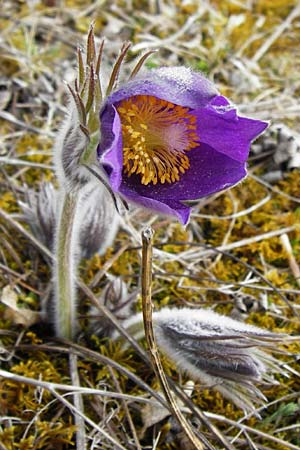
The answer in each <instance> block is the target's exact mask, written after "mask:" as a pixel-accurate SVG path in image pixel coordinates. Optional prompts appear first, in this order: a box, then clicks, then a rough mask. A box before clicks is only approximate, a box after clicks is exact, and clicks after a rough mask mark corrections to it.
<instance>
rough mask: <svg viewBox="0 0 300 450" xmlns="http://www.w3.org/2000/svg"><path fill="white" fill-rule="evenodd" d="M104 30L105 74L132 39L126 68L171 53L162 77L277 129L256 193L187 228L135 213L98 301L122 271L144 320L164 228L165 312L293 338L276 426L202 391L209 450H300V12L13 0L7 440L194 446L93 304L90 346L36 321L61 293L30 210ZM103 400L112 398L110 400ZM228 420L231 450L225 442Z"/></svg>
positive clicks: (158, 289)
mask: <svg viewBox="0 0 300 450" xmlns="http://www.w3.org/2000/svg"><path fill="white" fill-rule="evenodd" d="M92 22H93V23H94V31H95V37H96V43H97V44H99V42H100V39H101V38H102V37H105V48H104V59H103V61H104V62H103V66H104V67H103V68H104V72H106V71H108V70H109V68H111V66H112V63H113V61H114V60H115V57H116V56H117V54H118V51H119V49H120V47H121V45H122V42H124V41H128V40H129V41H131V42H132V46H131V50H130V51H129V53H128V58H127V62H126V67H125V69H124V72H125V74H126V72H127V71H128V72H129V70H130V68H132V67H133V66H134V62H135V60H136V57H137V56H138V55H139V54H140V53H142V52H144V51H146V50H149V49H158V51H157V52H156V53H154V54H153V55H151V57H150V58H149V59H148V60H147V62H146V66H147V67H148V68H152V67H159V66H162V65H163V66H174V65H186V66H189V67H191V68H193V69H195V70H200V71H202V72H203V73H204V74H205V75H206V76H207V77H208V78H209V79H211V80H213V81H214V82H215V83H216V85H217V86H218V89H219V90H220V92H221V93H222V94H223V95H226V96H227V97H228V98H230V99H231V101H232V102H233V103H235V104H236V105H237V106H238V108H239V111H240V113H242V114H245V115H251V116H252V117H255V118H258V119H261V120H267V121H270V127H269V130H268V131H267V132H266V133H265V134H264V136H262V137H261V138H259V140H258V141H256V142H255V143H254V144H253V147H252V151H251V154H250V158H249V175H248V177H247V179H246V180H245V181H243V182H242V183H241V184H239V185H238V186H236V187H235V188H233V189H231V190H230V191H227V192H225V193H220V194H216V195H214V196H211V197H209V198H206V199H202V200H201V201H200V202H199V203H197V205H195V207H194V209H193V214H192V218H191V221H190V223H189V225H188V226H187V227H186V228H183V227H182V226H181V225H180V224H178V223H176V222H175V221H174V220H173V219H168V218H165V217H160V216H153V214H151V213H149V212H145V211H141V210H139V209H131V210H130V212H129V213H128V214H127V216H126V218H125V219H124V223H123V226H122V228H121V230H120V232H119V233H118V235H117V238H116V240H115V242H114V244H113V245H112V247H111V248H109V249H108V251H107V252H106V253H105V254H104V255H102V256H99V255H98V254H95V255H94V256H93V257H91V258H90V259H83V260H82V261H81V264H80V277H81V279H82V282H83V283H84V284H85V285H88V286H90V287H92V291H93V293H94V294H95V296H96V298H103V295H102V294H103V292H104V290H105V289H107V284H108V282H109V279H108V276H107V274H110V275H114V276H116V277H121V279H122V280H123V281H124V282H126V284H127V288H128V291H129V294H130V296H131V297H132V306H131V308H132V311H136V312H137V311H140V310H141V298H140V295H139V285H140V284H139V283H140V232H141V230H142V228H143V227H144V226H145V225H149V224H151V225H152V227H153V229H154V231H155V237H154V262H153V271H154V280H153V303H154V308H155V310H159V309H160V308H162V307H163V306H167V305H168V306H187V305H188V306H190V307H191V308H197V307H212V308H213V309H215V310H216V311H218V312H221V313H224V314H227V315H231V316H234V317H236V318H238V319H240V320H245V321H247V322H248V323H252V324H256V325H259V326H261V327H263V328H266V329H269V330H272V331H276V332H284V333H288V334H289V335H291V336H294V337H295V339H292V340H290V341H289V342H286V343H283V344H282V345H280V346H279V347H278V355H276V356H277V357H278V359H279V360H280V361H281V364H282V368H283V369H282V374H281V373H279V374H278V375H277V380H278V382H279V384H278V385H277V386H276V387H275V388H274V387H273V388H269V387H268V386H263V387H262V391H263V392H264V394H265V396H266V397H267V403H266V404H265V406H264V407H262V408H260V411H259V413H260V416H261V417H260V418H258V417H255V416H254V415H253V414H252V415H250V416H248V417H244V415H243V412H242V411H241V410H240V409H239V408H237V407H236V406H234V405H232V404H231V403H230V402H229V401H228V400H225V399H224V398H222V396H221V395H220V394H218V393H215V392H214V391H213V390H211V389H204V387H203V386H202V387H201V385H199V384H197V382H196V384H194V385H192V391H191V397H190V398H191V400H192V403H193V404H194V405H195V406H197V407H198V408H200V409H201V410H202V411H204V412H206V413H207V416H206V417H207V422H208V424H207V423H206V424H204V423H202V424H200V422H201V420H200V419H199V416H198V417H197V415H196V413H195V412H194V413H191V412H190V411H189V412H187V409H186V408H185V409H183V411H184V414H185V415H186V417H187V419H188V420H189V421H190V422H191V423H193V424H194V429H196V430H198V431H200V432H201V433H203V435H204V436H205V438H206V439H207V441H209V442H210V444H207V445H210V446H208V447H207V448H211V449H223V448H236V449H250V448H251V449H252V448H253V449H276V450H279V449H280V450H285V449H297V448H299V446H300V438H299V427H300V424H299V422H300V421H299V418H300V403H299V388H300V386H299V379H300V378H299V372H298V366H299V352H300V344H299V340H297V336H298V335H299V332H300V325H299V323H300V322H299V312H300V311H299V310H300V300H299V299H300V296H299V294H300V270H299V266H298V263H299V255H300V227H299V217H300V209H299V204H300V197H299V192H300V189H299V186H300V172H299V167H300V161H299V160H300V157H299V148H300V137H299V136H300V126H299V120H297V119H298V117H299V114H300V106H299V91H300V75H299V73H300V57H299V44H300V7H299V5H298V2H297V1H296V0H293V1H291V0H290V1H287V0H272V1H271V0H257V1H253V2H251V1H247V2H246V1H245V2H242V1H238V0H231V1H230V0H224V1H217V0H216V1H199V0H198V1H196V0H194V1H193V0H191V1H176V0H175V1H171V0H169V1H168V0H161V1H160V0H157V1H154V0H151V1H148V2H146V1H134V0H131V1H130V0H128V1H125V0H124V1H122V0H112V1H102V0H98V1H80V0H43V1H39V0H36V1H33V0H32V1H30V0H27V1H9V0H4V1H3V2H2V9H1V14H0V29H1V32H0V50H1V51H0V62H1V64H0V124H1V136H0V139H1V155H0V162H1V175H0V176H1V178H0V188H1V192H0V230H1V235H0V239H1V249H0V286H1V289H2V304H1V305H0V308H1V309H0V314H1V319H0V334H1V360H2V366H1V370H2V372H3V373H2V372H1V373H0V375H1V376H2V378H1V379H0V411H1V417H2V418H1V420H0V446H1V448H3V449H7V450H11V449H22V450H25V449H26V450H27V449H28V450H29V449H54V448H55V449H56V450H59V449H69V448H78V449H79V448H83V447H80V444H79V443H80V442H81V444H82V445H84V444H83V443H85V445H86V447H87V448H91V449H106V448H107V449H113V448H126V449H142V448H143V449H160V450H164V449H172V448H173V449H180V448H182V449H183V448H188V444H187V441H186V437H185V436H184V434H183V433H182V430H181V428H180V426H179V425H178V424H177V423H176V421H175V420H174V418H172V417H171V416H170V415H169V414H162V417H157V416H158V412H157V408H155V409H154V411H153V410H151V408H150V406H149V405H150V404H148V406H147V408H148V409H147V408H146V405H147V403H145V399H150V398H152V399H153V396H154V395H155V392H153V391H159V390H160V388H159V383H158V381H157V379H156V377H155V376H154V374H153V369H152V368H151V365H150V364H146V363H145V360H144V359H143V355H144V354H145V353H144V350H143V349H145V345H146V344H145V342H144V340H142V341H140V342H139V345H140V350H138V349H133V348H132V347H130V346H127V347H126V348H124V347H122V346H121V344H120V343H116V342H114V341H112V340H111V339H110V338H104V337H101V336H99V335H96V334H93V333H92V332H91V329H90V327H89V317H88V316H89V313H90V309H89V305H90V301H91V299H90V298H89V297H88V296H87V295H86V293H84V292H81V293H80V304H79V314H80V325H81V331H80V333H79V336H78V338H77V341H76V343H69V342H65V341H62V340H57V339H55V338H54V336H53V331H52V329H51V326H50V325H49V324H47V323H46V324H45V323H41V322H39V320H38V319H37V318H38V317H39V316H38V314H37V313H38V312H39V311H40V310H41V308H42V302H45V301H46V299H47V298H50V299H51V264H50V260H49V257H48V256H47V250H45V247H44V246H43V243H42V242H41V241H40V239H39V236H37V235H34V233H32V229H31V228H30V227H29V226H28V224H26V223H25V221H24V217H23V212H22V208H21V206H20V202H23V203H24V202H25V201H26V198H27V197H28V190H29V189H34V190H38V189H39V186H40V183H41V182H48V181H49V182H50V181H51V182H53V183H54V184H56V181H55V177H54V172H53V166H52V147H53V142H54V138H55V135H56V133H57V130H58V129H59V127H60V124H61V123H62V120H63V118H64V115H65V113H66V108H67V102H68V95H67V89H66V86H65V83H64V81H66V82H69V83H71V82H72V80H73V79H74V76H75V75H74V74H75V68H76V49H77V46H78V45H79V46H83V45H84V42H85V39H86V36H87V33H88V30H89V27H90V24H91V23H92ZM297 261H298V263H297ZM101 295H102V297H101ZM121 300H122V298H121V299H115V301H117V302H118V301H121ZM50 309H51V308H50ZM117 317H118V315H117ZM118 318H119V319H120V317H118ZM98 320H99V322H100V321H101V320H102V322H101V323H104V320H105V324H106V326H107V330H111V328H112V325H111V323H110V322H109V321H108V319H107V318H106V319H104V318H103V317H102V318H101V316H100V314H99V317H98ZM107 333H108V331H107ZM70 349H72V354H73V355H75V356H74V357H73V356H70ZM74 358H75V360H74ZM76 359H77V367H78V369H77V368H76ZM162 359H163V367H164V370H165V373H166V374H167V375H168V376H169V377H170V379H171V380H173V381H174V382H176V383H177V385H178V386H181V387H183V388H184V387H186V386H187V384H190V383H191V380H190V379H189V377H188V376H187V375H186V374H179V373H178V370H177V369H176V368H175V366H174V365H173V364H172V363H170V362H169V361H168V360H167V359H166V358H164V357H162ZM74 361H75V362H74ZM283 366H285V368H286V367H288V370H287V373H288V376H284V375H283V371H284V367H283ZM9 375H11V376H9ZM22 377H26V379H24V378H22ZM51 383H52V384H51ZM76 384H77V385H78V386H80V387H81V388H82V389H81V394H82V395H81V396H78V397H77V399H76V398H75V400H74V399H73V397H74V396H73V395H72V394H73V392H74V391H73V389H74V388H73V387H71V386H72V385H73V386H74V385H76ZM62 385H64V387H63V386H62ZM68 386H70V387H68ZM88 389H98V390H101V391H102V392H98V395H95V393H94V394H93V393H92V391H89V390H88ZM103 391H108V392H110V393H111V396H109V395H110V394H107V393H106V395H104V392H103ZM124 394H126V395H127V396H128V397H124ZM73 401H74V405H75V407H74V406H73ZM74 408H75V409H74ZM78 409H79V410H80V411H79V413H80V412H81V415H82V418H83V419H82V420H78V414H77V420H76V421H75V419H74V418H75V416H76V412H78ZM147 414H148V416H147ZM146 416H147V417H148V419H147V420H148V421H147V420H146V419H145V417H146ZM149 417H150V418H149ZM160 418H161V420H159V419H160ZM212 424H213V425H215V426H216V427H218V428H219V433H221V434H222V435H223V436H225V437H226V438H227V444H224V443H221V442H222V440H220V438H218V436H217V433H216V432H215V431H214V430H213V429H212V427H211V425H212ZM241 424H243V425H245V427H241ZM80 439H81V441H80ZM76 442H77V444H76ZM228 442H232V444H231V446H229V444H228ZM226 445H228V447H226Z"/></svg>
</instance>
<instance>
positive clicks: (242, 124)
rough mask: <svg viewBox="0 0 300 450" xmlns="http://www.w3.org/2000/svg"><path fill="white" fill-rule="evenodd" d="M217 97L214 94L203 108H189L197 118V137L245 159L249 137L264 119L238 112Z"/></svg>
mask: <svg viewBox="0 0 300 450" xmlns="http://www.w3.org/2000/svg"><path fill="white" fill-rule="evenodd" d="M221 99H224V97H221V96H220V97H216V98H215V99H214V100H213V102H212V103H211V104H210V105H208V106H207V107H206V108H201V109H198V110H196V111H193V114H195V115H196V116H197V118H198V121H197V128H198V133H199V136H200V141H201V142H204V143H205V144H208V145H210V146H211V147H212V148H214V149H215V150H217V151H218V152H220V153H224V154H225V155H227V156H229V157H230V158H232V159H235V160H236V161H240V162H245V161H246V159H247V158H248V154H249V150H250V144H251V141H253V139H255V138H257V136H258V135H259V134H260V133H262V132H263V131H264V130H265V129H266V128H267V126H268V123H267V122H262V121H261V120H254V119H249V118H247V117H240V116H238V115H237V111H236V109H235V108H234V107H232V106H231V105H229V104H227V105H226V104H223V105H222V104H220V103H221Z"/></svg>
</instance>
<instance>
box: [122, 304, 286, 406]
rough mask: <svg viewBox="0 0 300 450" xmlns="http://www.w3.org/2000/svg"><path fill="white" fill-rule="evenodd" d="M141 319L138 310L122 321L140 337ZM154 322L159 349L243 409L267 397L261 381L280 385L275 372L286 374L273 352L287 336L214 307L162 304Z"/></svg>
mask: <svg viewBox="0 0 300 450" xmlns="http://www.w3.org/2000/svg"><path fill="white" fill-rule="evenodd" d="M142 322H143V318H142V315H141V314H136V315H134V316H132V317H131V318H129V319H127V320H126V321H125V322H124V323H123V326H124V328H126V329H127V331H128V332H129V333H131V334H132V335H134V337H135V338H137V339H139V338H141V337H143V335H144V330H143V326H142ZM153 325H154V331H155V336H156V341H157V345H158V347H159V349H160V350H162V351H163V353H165V355H166V356H167V357H169V358H170V359H171V360H172V361H173V362H174V363H175V364H176V366H177V367H178V368H179V369H181V370H183V371H185V372H187V373H188V374H189V375H190V376H191V377H192V378H193V379H194V380H196V381H200V382H201V384H202V386H203V387H207V388H212V389H214V390H217V391H219V392H220V393H221V394H222V395H223V396H224V397H226V398H228V399H229V400H231V401H232V402H233V403H235V404H236V405H237V406H238V407H240V408H242V409H243V410H244V411H248V412H250V411H252V412H253V411H255V405H257V404H263V403H264V402H265V400H266V398H265V397H264V395H263V394H262V392H261V391H260V390H259V389H258V387H257V386H256V384H257V383H258V384H264V385H269V386H271V385H274V384H277V382H276V380H275V379H274V377H273V374H275V373H281V374H284V373H285V372H284V370H283V369H282V368H281V367H280V362H279V361H278V360H277V359H276V358H275V357H274V356H272V355H271V354H270V353H269V351H270V350H271V351H272V350H274V349H276V344H278V343H280V342H283V341H284V340H285V338H286V337H287V336H286V335H284V334H277V333H273V332H270V331H268V330H264V329H262V328H259V327H257V326H254V325H250V324H246V323H243V322H239V321H237V320H235V319H232V318H230V317H227V316H222V315H220V314H218V313H216V312H214V311H213V310H209V309H190V308H181V309H179V308H162V309H161V310H160V311H157V312H155V313H154V314H153ZM113 337H114V338H118V337H119V336H118V333H116V334H115V336H113ZM265 349H266V350H267V351H265ZM285 367H286V368H287V365H286V366H285Z"/></svg>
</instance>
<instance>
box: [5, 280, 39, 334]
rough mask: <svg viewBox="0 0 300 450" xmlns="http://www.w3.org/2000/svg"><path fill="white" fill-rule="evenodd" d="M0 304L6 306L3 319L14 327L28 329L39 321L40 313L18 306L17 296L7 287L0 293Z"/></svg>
mask: <svg viewBox="0 0 300 450" xmlns="http://www.w3.org/2000/svg"><path fill="white" fill-rule="evenodd" d="M1 303H3V304H4V305H5V306H6V309H5V311H4V319H6V320H10V321H11V322H12V323H13V324H14V325H22V326H23V327H26V328H28V327H31V326H32V325H34V324H35V323H38V322H39V321H40V313H38V312H37V311H31V310H30V309H27V308H22V307H20V306H18V296H17V294H16V293H15V292H14V290H13V289H12V288H11V286H9V285H8V286H5V288H4V289H3V291H2V295H1Z"/></svg>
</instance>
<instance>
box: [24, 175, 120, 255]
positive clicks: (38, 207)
mask: <svg viewBox="0 0 300 450" xmlns="http://www.w3.org/2000/svg"><path fill="white" fill-rule="evenodd" d="M78 199H79V201H80V208H79V210H80V214H79V217H78V218H77V226H78V228H79V249H78V250H77V251H76V253H77V255H78V257H79V258H90V257H91V256H92V255H93V254H94V253H99V254H103V253H104V252H105V251H106V250H107V248H108V247H109V246H111V245H112V243H113V240H114V238H115V236H116V233H117V231H118V229H119V223H120V216H119V214H118V212H117V210H116V208H115V206H114V203H113V202H112V199H111V195H110V193H109V192H108V191H107V190H106V188H105V187H104V186H102V185H101V184H96V185H90V189H87V190H85V191H84V193H83V194H81V193H78ZM59 201H60V193H59V191H57V190H56V189H55V188H54V186H53V184H52V183H42V184H41V186H40V190H39V191H34V190H32V189H28V190H27V191H26V199H25V201H24V202H20V206H21V209H22V211H23V219H24V221H25V222H27V223H28V224H29V226H30V228H31V230H32V233H33V234H34V236H35V237H37V238H38V239H39V240H40V241H41V242H42V243H43V244H44V245H45V246H46V247H47V248H48V249H49V250H50V251H51V250H52V249H53V246H54V233H55V230H56V227H57V216H58V207H59Z"/></svg>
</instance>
